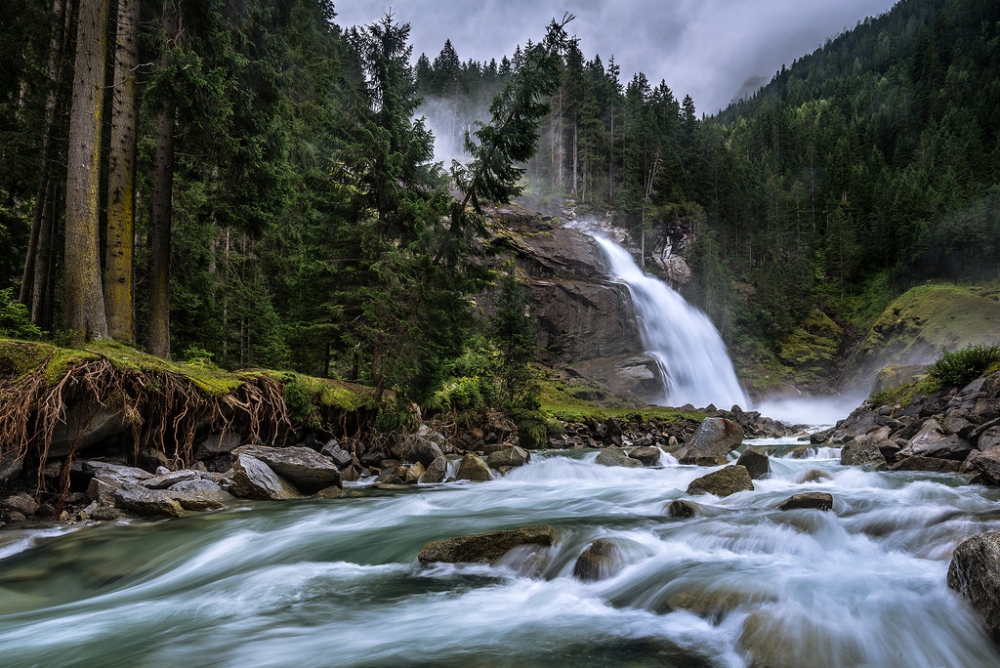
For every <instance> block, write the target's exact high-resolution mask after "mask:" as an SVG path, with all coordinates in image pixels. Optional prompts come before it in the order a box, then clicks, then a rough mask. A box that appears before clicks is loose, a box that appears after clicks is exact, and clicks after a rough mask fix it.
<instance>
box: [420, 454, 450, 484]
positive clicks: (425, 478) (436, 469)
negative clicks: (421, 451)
mask: <svg viewBox="0 0 1000 668" xmlns="http://www.w3.org/2000/svg"><path fill="white" fill-rule="evenodd" d="M447 473H448V460H447V459H445V457H444V456H443V455H442V456H441V457H438V458H437V459H435V460H434V461H432V462H431V465H430V466H428V467H427V470H426V471H424V473H423V475H421V476H420V478H419V479H418V480H417V483H418V484H421V485H429V484H433V483H437V482H443V481H444V477H445V475H446V474H447Z"/></svg>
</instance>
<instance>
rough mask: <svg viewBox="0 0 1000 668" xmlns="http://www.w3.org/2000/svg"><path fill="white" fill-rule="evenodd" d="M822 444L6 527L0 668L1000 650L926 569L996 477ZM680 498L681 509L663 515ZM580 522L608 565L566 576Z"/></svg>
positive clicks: (993, 513)
mask: <svg viewBox="0 0 1000 668" xmlns="http://www.w3.org/2000/svg"><path fill="white" fill-rule="evenodd" d="M772 443H773V442H772ZM836 454H837V453H836V451H830V450H821V451H820V452H818V453H816V456H815V457H814V458H812V459H790V458H782V457H774V458H772V463H771V466H772V476H771V477H770V478H769V479H766V480H763V481H757V482H756V483H755V484H756V486H757V489H756V490H755V491H753V492H741V493H738V494H735V495H732V496H729V497H726V498H723V499H719V498H716V497H714V496H700V497H688V496H687V495H686V494H685V492H684V490H685V489H686V488H687V486H688V484H689V483H690V482H691V481H692V480H694V479H695V478H697V477H699V476H701V475H704V474H705V473H706V472H707V469H699V468H697V467H688V466H678V465H676V463H675V462H674V461H673V460H672V459H671V458H670V457H669V456H667V455H664V458H663V461H662V462H661V463H662V464H664V466H662V467H661V468H647V469H624V468H605V467H602V466H599V465H597V464H596V463H595V462H594V461H593V460H594V457H595V453H593V452H586V453H581V452H577V453H562V454H556V453H552V454H548V455H545V454H542V453H538V454H536V455H535V457H534V459H533V460H532V462H531V463H530V464H528V465H527V466H524V467H522V468H520V469H516V470H514V471H512V472H511V473H510V474H509V475H508V476H507V477H506V478H504V479H500V480H495V481H493V482H487V483H479V484H468V483H450V484H443V485H436V486H433V487H424V488H420V489H418V490H413V491H381V490H375V489H371V488H368V489H366V488H363V487H356V488H352V494H353V495H352V496H350V497H347V498H342V499H337V500H307V501H300V502H284V503H279V502H273V503H256V504H253V503H246V504H245V505H243V506H241V507H239V508H234V509H230V510H227V511H221V512H217V513H214V514H203V515H196V516H191V517H188V518H184V519H180V520H169V521H163V522H148V523H147V522H138V521H133V522H127V523H126V522H122V523H117V524H104V525H100V526H91V527H84V528H78V529H51V530H46V531H34V532H26V531H11V530H5V531H4V532H2V533H0V665H3V666H32V665H37V666H171V667H175V666H240V667H243V666H418V665H434V666H462V667H465V666H610V665H615V666H617V665H628V666H745V665H749V664H750V660H751V654H750V653H751V652H752V653H753V656H755V657H756V658H757V660H758V661H759V663H760V664H761V665H768V666H775V667H777V666H808V667H821V666H878V667H885V666H906V667H908V668H913V667H917V666H956V667H962V668H970V667H976V666H997V665H1000V654H998V653H997V651H996V650H995V649H994V648H993V646H992V645H991V643H990V642H989V640H988V639H987V637H986V636H985V634H984V633H983V631H982V630H981V629H980V626H979V624H978V623H977V621H976V620H975V618H974V617H973V615H972V614H971V613H970V612H968V610H967V609H966V608H965V606H964V604H963V603H962V601H961V599H959V598H958V596H957V595H955V594H954V593H953V592H951V591H949V590H948V588H947V586H946V584H945V574H946V571H947V568H948V560H949V558H950V556H951V553H952V551H953V549H954V548H955V546H956V545H957V544H958V543H959V542H960V541H961V540H963V539H964V538H966V537H968V536H971V535H973V534H976V533H979V532H982V531H987V530H997V529H1000V515H998V513H997V500H998V493H997V492H996V491H993V490H988V489H986V488H984V487H978V486H967V485H964V480H963V479H962V478H960V477H959V476H952V475H927V474H914V473H874V472H868V471H863V470H860V469H854V468H845V467H841V466H840V465H839V464H838V463H837V460H836ZM812 471H819V472H820V474H819V477H820V478H821V479H820V480H819V481H818V482H800V481H803V480H804V479H806V478H809V477H816V475H817V474H815V473H812V474H811V472H812ZM801 491H827V492H830V493H832V494H833V496H834V499H835V501H834V511H833V512H820V511H815V510H797V511H788V512H780V511H777V510H775V509H774V508H775V506H776V505H777V504H778V503H779V502H780V501H782V500H783V499H785V498H787V497H788V496H790V495H791V494H793V493H796V492H801ZM679 498H690V499H691V500H692V501H694V502H695V503H696V504H697V505H698V507H699V509H700V514H699V516H696V517H694V518H690V519H673V518H670V517H668V516H667V515H666V514H665V512H664V508H665V506H666V505H667V504H668V503H669V502H670V501H671V500H674V499H679ZM535 523H547V524H551V525H553V526H554V527H555V528H556V531H557V533H558V536H559V538H558V542H557V544H556V545H555V546H554V547H552V548H551V549H548V550H546V551H543V552H541V553H536V554H534V555H529V554H524V553H519V554H512V555H510V558H509V559H508V560H507V562H506V563H505V564H502V565H500V566H496V567H492V568H490V567H487V566H484V565H460V566H451V565H440V566H436V567H431V568H422V567H421V566H419V565H418V562H417V559H416V554H417V551H418V549H419V548H420V546H421V545H422V544H424V543H425V542H427V541H431V540H435V539H439V538H445V537H450V536H456V535H461V534H466V533H476V532H483V531H489V530H495V529H504V528H512V527H518V526H522V525H526V524H535ZM598 537H607V538H611V539H613V540H614V541H615V542H616V543H617V544H618V545H619V546H620V548H621V553H622V556H623V560H622V564H621V567H622V568H621V570H620V571H619V572H617V573H616V574H614V575H612V576H611V577H609V578H608V579H605V580H602V581H598V582H589V583H583V582H580V581H578V580H576V579H574V578H573V577H572V570H573V565H574V562H575V560H576V558H577V557H578V556H579V554H580V553H581V552H582V551H583V550H584V549H585V548H586V546H587V545H588V544H589V543H590V542H591V541H592V540H594V539H595V538H598Z"/></svg>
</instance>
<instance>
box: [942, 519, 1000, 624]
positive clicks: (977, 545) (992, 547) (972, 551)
mask: <svg viewBox="0 0 1000 668" xmlns="http://www.w3.org/2000/svg"><path fill="white" fill-rule="evenodd" d="M948 586H949V587H950V588H952V589H954V590H955V591H957V592H958V593H959V594H961V595H962V596H963V597H964V598H965V599H966V600H967V601H968V602H969V604H970V605H971V606H972V608H973V609H974V610H975V611H976V612H977V613H978V614H979V616H980V617H982V618H983V621H984V622H985V623H986V627H987V628H988V629H989V632H990V636H992V638H993V640H994V642H1000V532H992V533H981V534H979V535H977V536H973V537H972V538H970V539H968V540H967V541H965V542H964V543H962V544H961V545H959V546H958V547H957V548H956V549H955V554H954V556H953V557H952V558H951V564H950V565H949V566H948Z"/></svg>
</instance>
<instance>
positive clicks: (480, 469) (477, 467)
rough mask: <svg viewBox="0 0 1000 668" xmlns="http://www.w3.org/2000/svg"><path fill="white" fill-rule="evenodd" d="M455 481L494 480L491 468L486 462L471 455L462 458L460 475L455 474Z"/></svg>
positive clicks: (459, 466)
mask: <svg viewBox="0 0 1000 668" xmlns="http://www.w3.org/2000/svg"><path fill="white" fill-rule="evenodd" d="M455 479H456V480H471V481H473V482H486V481H488V480H493V472H492V471H490V467H489V466H487V465H486V462H484V461H483V460H482V459H480V458H479V457H477V456H476V455H474V454H472V453H469V454H467V455H465V456H464V457H462V461H461V462H459V464H458V473H456V474H455Z"/></svg>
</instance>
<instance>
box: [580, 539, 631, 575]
mask: <svg viewBox="0 0 1000 668" xmlns="http://www.w3.org/2000/svg"><path fill="white" fill-rule="evenodd" d="M623 563H624V560H623V555H622V550H621V548H620V547H618V545H616V544H615V542H614V541H612V540H609V539H608V538H598V539H597V540H595V541H594V542H593V543H591V544H590V545H588V546H587V549H586V550H584V551H583V554H581V555H580V556H579V557H578V558H577V560H576V563H575V564H573V577H575V578H577V579H578V580H583V581H584V582H594V581H596V580H603V579H605V578H608V577H611V576H612V575H614V574H615V573H616V572H617V571H619V570H620V569H621V567H622V565H623Z"/></svg>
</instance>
